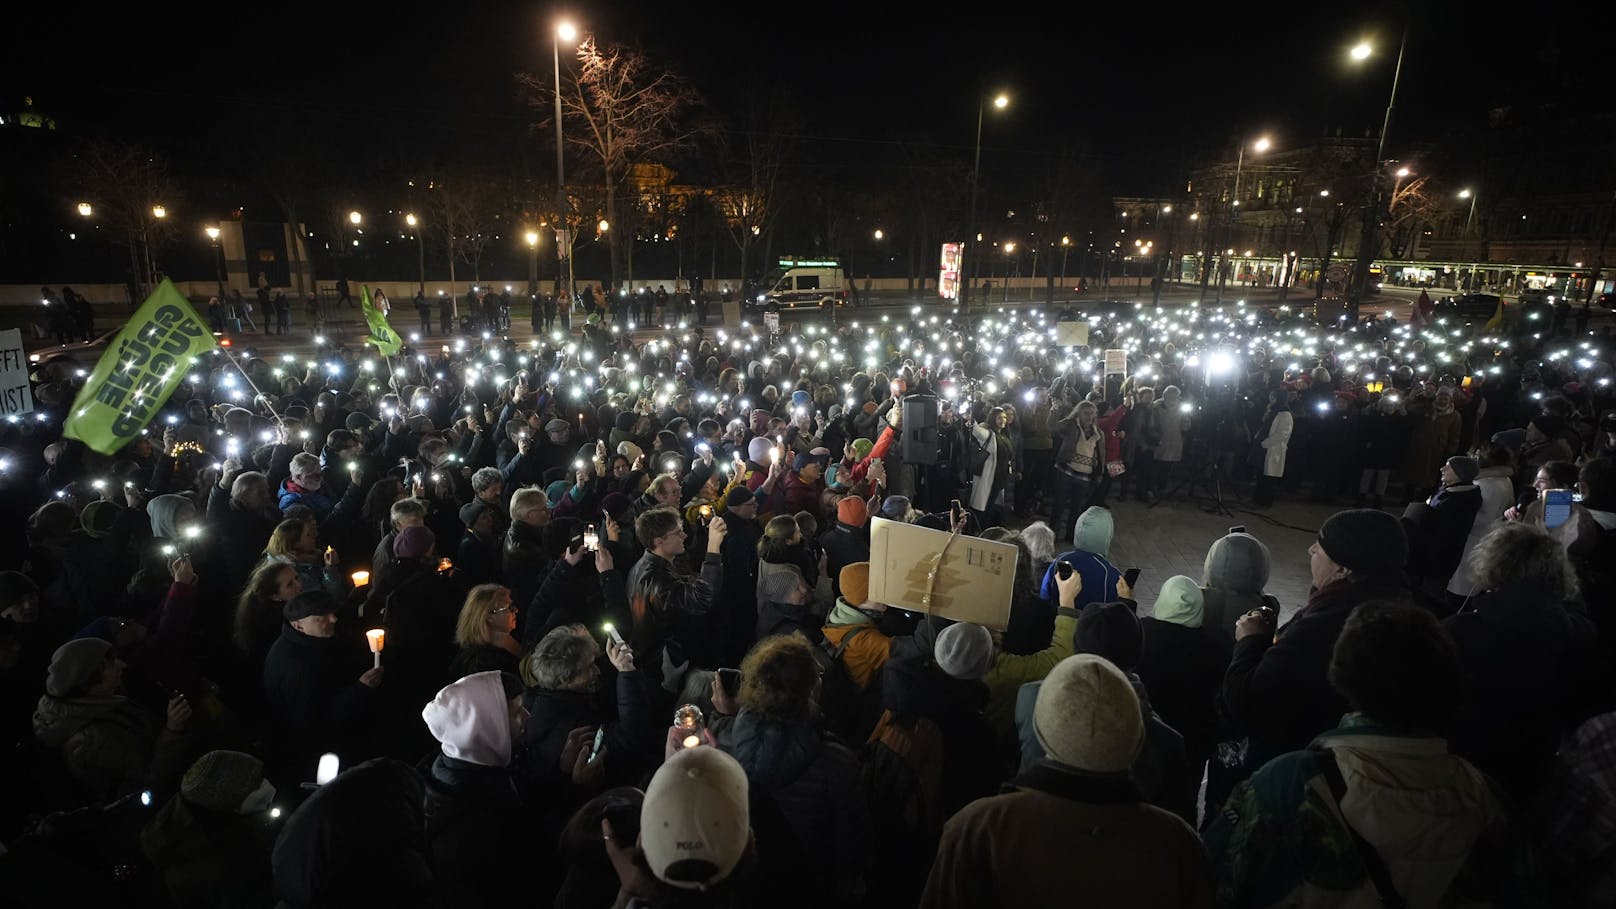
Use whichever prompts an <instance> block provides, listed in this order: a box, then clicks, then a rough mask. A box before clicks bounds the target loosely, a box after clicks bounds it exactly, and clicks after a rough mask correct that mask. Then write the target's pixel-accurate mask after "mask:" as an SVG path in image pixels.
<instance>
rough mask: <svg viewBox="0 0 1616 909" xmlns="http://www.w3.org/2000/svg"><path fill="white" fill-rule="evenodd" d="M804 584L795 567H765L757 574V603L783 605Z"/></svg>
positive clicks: (800, 574)
mask: <svg viewBox="0 0 1616 909" xmlns="http://www.w3.org/2000/svg"><path fill="white" fill-rule="evenodd" d="M806 583H807V582H806V581H804V580H803V577H802V572H801V571H800V570H798V569H797V567H796V566H795V565H772V566H766V568H765V570H762V571H759V572H758V591H757V593H758V602H759V603H760V604H762V603H784V602H786V601H787V600H788V599H789V598H791V597H792V596H794V595H795V594H796V593H797V591H798V590H800V589H802V587H803V586H804V585H805V584H806Z"/></svg>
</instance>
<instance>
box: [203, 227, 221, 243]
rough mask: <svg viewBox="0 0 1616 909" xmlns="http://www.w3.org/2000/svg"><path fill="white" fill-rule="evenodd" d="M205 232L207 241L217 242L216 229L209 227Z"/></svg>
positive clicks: (217, 229) (217, 234) (217, 233)
mask: <svg viewBox="0 0 1616 909" xmlns="http://www.w3.org/2000/svg"><path fill="white" fill-rule="evenodd" d="M206 230H207V234H208V239H209V240H217V239H219V228H217V227H209V228H206Z"/></svg>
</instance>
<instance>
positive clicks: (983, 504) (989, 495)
mask: <svg viewBox="0 0 1616 909" xmlns="http://www.w3.org/2000/svg"><path fill="white" fill-rule="evenodd" d="M971 436H972V438H974V439H976V444H978V445H980V446H982V447H984V448H986V449H987V451H988V459H987V463H985V464H983V465H982V472H981V473H980V474H978V475H977V476H975V477H972V478H971V498H970V501H969V502H968V503H967V504H969V505H970V506H971V508H972V509H973V510H975V511H987V510H988V506H989V505H991V504H993V471H994V470H995V469H997V468H998V461H999V437H998V436H996V435H994V433H993V431H992V430H990V429H988V428H987V427H986V426H984V425H982V424H981V423H978V424H976V425H975V426H972V427H971Z"/></svg>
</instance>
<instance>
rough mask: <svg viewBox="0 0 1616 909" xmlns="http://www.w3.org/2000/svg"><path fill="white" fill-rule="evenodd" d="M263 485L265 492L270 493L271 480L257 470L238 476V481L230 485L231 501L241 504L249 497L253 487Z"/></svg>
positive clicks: (244, 472)
mask: <svg viewBox="0 0 1616 909" xmlns="http://www.w3.org/2000/svg"><path fill="white" fill-rule="evenodd" d="M259 483H262V484H263V486H264V491H265V492H268V491H269V478H268V477H266V476H264V475H263V474H261V473H259V472H258V471H256V470H247V471H243V472H241V473H238V474H236V479H235V480H234V481H233V482H231V484H230V501H232V502H240V501H241V500H242V499H245V498H246V497H247V493H248V492H250V491H251V490H252V488H253V486H255V485H257V484H259Z"/></svg>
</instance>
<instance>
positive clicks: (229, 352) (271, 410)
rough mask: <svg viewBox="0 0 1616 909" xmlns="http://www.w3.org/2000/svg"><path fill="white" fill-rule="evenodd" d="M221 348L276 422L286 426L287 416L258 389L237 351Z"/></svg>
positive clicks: (225, 356)
mask: <svg viewBox="0 0 1616 909" xmlns="http://www.w3.org/2000/svg"><path fill="white" fill-rule="evenodd" d="M219 349H220V350H222V351H224V358H225V359H226V360H229V361H230V365H231V366H234V367H235V368H236V372H239V373H241V377H242V378H243V379H246V380H247V387H248V388H251V389H252V390H253V394H255V395H257V398H256V400H257V401H259V402H261V403H262V404H263V405H264V406H265V407H267V408H269V413H270V416H273V417H274V418H275V422H276V423H278V424H280V425H282V426H285V425H286V418H285V417H282V416H281V415H280V413H279V412H278V411H276V410H275V405H273V404H271V403H269V396H268V395H266V394H264V393H263V392H261V391H259V390H258V385H257V384H256V383H255V382H253V380H252V376H249V375H247V370H245V369H242V368H241V363H240V362H238V361H237V360H236V352H235V351H234V350H232V349H230V348H228V347H223V346H221V347H220V348H219Z"/></svg>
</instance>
